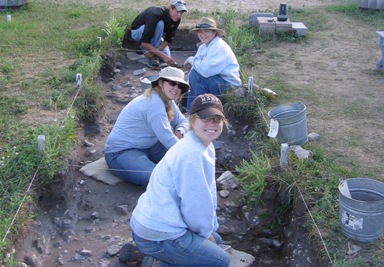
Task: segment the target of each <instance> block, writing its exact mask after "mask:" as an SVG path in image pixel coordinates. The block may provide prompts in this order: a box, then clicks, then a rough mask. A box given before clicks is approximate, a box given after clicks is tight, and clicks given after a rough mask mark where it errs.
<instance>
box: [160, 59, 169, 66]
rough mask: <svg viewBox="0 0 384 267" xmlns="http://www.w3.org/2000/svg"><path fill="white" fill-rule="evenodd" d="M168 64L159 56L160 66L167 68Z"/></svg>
mask: <svg viewBox="0 0 384 267" xmlns="http://www.w3.org/2000/svg"><path fill="white" fill-rule="evenodd" d="M166 66H168V64H167V63H166V62H165V61H164V59H162V58H161V57H159V68H165V67H166Z"/></svg>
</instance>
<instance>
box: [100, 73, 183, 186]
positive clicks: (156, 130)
mask: <svg viewBox="0 0 384 267" xmlns="http://www.w3.org/2000/svg"><path fill="white" fill-rule="evenodd" d="M188 90H189V85H188V84H187V82H186V81H185V80H184V72H183V71H182V70H180V69H177V68H174V67H166V68H164V69H162V70H161V71H160V73H159V77H158V78H157V79H156V80H154V81H153V82H152V88H150V89H148V90H146V91H145V92H144V94H143V95H141V96H138V97H136V98H135V99H133V100H132V101H131V102H129V103H128V104H127V105H126V106H125V107H124V108H123V110H122V111H121V112H120V114H119V116H118V118H117V120H116V123H115V125H114V126H113V128H112V131H111V133H110V134H109V136H108V138H107V141H106V144H105V160H106V162H107V164H108V166H109V168H110V169H111V170H112V172H113V174H114V175H116V176H117V177H120V178H121V179H123V180H125V181H128V182H131V183H134V184H137V185H144V186H146V185H147V184H148V181H149V177H150V175H151V172H152V170H153V168H154V167H155V166H156V164H157V163H158V162H159V161H160V160H161V159H162V158H163V156H164V154H165V153H166V151H167V150H168V149H170V148H171V147H172V146H173V145H174V144H176V143H177V141H178V140H179V139H181V138H182V136H183V135H184V134H185V133H186V132H187V131H188V122H187V119H186V118H185V117H184V115H183V114H182V113H181V111H180V110H179V108H178V106H177V104H176V103H175V100H178V99H179V98H180V96H181V95H182V94H185V93H187V92H188Z"/></svg>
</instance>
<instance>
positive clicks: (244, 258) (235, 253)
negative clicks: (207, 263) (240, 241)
mask: <svg viewBox="0 0 384 267" xmlns="http://www.w3.org/2000/svg"><path fill="white" fill-rule="evenodd" d="M227 252H228V254H229V256H230V257H231V261H230V263H229V267H248V266H251V264H252V263H253V262H254V261H255V257H253V256H252V255H251V254H248V253H245V252H243V251H239V250H235V249H233V248H230V249H228V250H227Z"/></svg>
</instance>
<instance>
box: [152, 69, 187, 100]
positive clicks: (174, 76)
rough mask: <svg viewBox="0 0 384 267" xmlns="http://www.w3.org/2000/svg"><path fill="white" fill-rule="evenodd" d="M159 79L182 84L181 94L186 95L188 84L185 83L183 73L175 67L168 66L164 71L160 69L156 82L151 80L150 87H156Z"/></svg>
mask: <svg viewBox="0 0 384 267" xmlns="http://www.w3.org/2000/svg"><path fill="white" fill-rule="evenodd" d="M161 78H163V79H166V80H171V81H175V82H179V83H182V84H183V85H184V86H183V89H182V90H181V94H185V93H188V91H189V84H188V83H187V82H186V81H185V78H184V72H183V71H182V70H180V69H178V68H175V67H170V66H169V67H166V68H164V69H161V70H160V73H159V77H157V78H156V80H153V81H152V82H151V85H152V87H155V86H156V85H158V81H159V80H160V79H161Z"/></svg>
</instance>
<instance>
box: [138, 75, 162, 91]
mask: <svg viewBox="0 0 384 267" xmlns="http://www.w3.org/2000/svg"><path fill="white" fill-rule="evenodd" d="M157 77H159V76H157V75H148V76H143V77H140V85H141V91H142V92H144V91H145V90H147V89H149V88H151V87H152V85H151V83H152V81H154V80H156V79H157Z"/></svg>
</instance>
